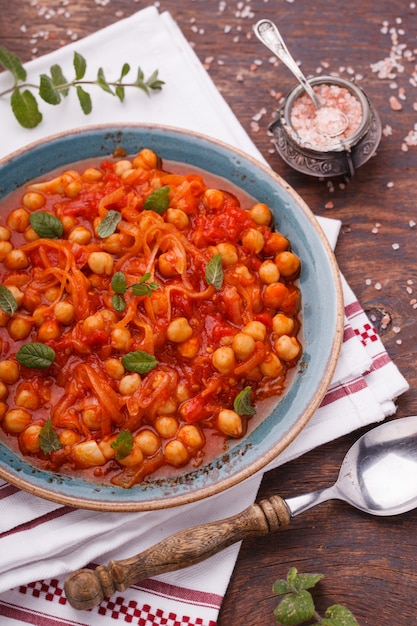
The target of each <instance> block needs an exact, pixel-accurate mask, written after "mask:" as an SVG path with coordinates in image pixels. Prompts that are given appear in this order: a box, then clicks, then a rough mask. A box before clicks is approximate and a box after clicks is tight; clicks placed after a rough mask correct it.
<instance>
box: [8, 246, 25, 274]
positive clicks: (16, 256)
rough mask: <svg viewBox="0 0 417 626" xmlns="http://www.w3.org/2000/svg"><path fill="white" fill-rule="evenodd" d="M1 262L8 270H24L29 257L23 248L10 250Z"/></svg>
mask: <svg viewBox="0 0 417 626" xmlns="http://www.w3.org/2000/svg"><path fill="white" fill-rule="evenodd" d="M3 263H4V265H5V266H6V268H7V269H8V270H25V269H26V268H27V267H29V259H28V257H27V255H26V252H24V251H23V250H10V252H9V253H8V254H7V255H6V257H5V259H4V260H3Z"/></svg>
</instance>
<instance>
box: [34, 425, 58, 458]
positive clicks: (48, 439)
mask: <svg viewBox="0 0 417 626" xmlns="http://www.w3.org/2000/svg"><path fill="white" fill-rule="evenodd" d="M39 446H40V449H41V450H42V452H43V453H44V454H51V452H56V451H57V450H59V449H60V448H62V444H61V442H60V440H59V438H58V435H57V432H56V430H55V428H54V427H53V425H52V420H51V419H50V418H48V419H47V420H46V422H45V425H44V426H42V428H41V429H40V431H39Z"/></svg>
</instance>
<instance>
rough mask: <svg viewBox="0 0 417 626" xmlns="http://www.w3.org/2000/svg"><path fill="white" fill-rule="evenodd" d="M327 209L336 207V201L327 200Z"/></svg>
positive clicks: (325, 206)
mask: <svg viewBox="0 0 417 626" xmlns="http://www.w3.org/2000/svg"><path fill="white" fill-rule="evenodd" d="M324 208H325V209H334V202H332V201H331V200H330V201H329V202H326V204H325V205H324Z"/></svg>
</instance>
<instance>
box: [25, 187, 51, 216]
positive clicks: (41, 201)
mask: <svg viewBox="0 0 417 626" xmlns="http://www.w3.org/2000/svg"><path fill="white" fill-rule="evenodd" d="M45 203H46V198H45V196H43V195H42V194H41V193H38V192H37V191H28V192H27V193H25V195H24V196H23V198H22V204H23V206H24V207H26V208H27V209H29V211H36V210H37V209H41V208H42V207H43V206H45Z"/></svg>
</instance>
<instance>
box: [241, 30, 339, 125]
mask: <svg viewBox="0 0 417 626" xmlns="http://www.w3.org/2000/svg"><path fill="white" fill-rule="evenodd" d="M253 31H254V33H255V35H256V36H257V37H258V39H259V40H260V41H261V42H262V43H263V44H264V45H265V46H266V47H267V48H269V50H271V51H272V52H273V53H274V54H275V55H276V56H277V57H278V59H279V60H280V61H282V63H284V65H286V66H287V67H288V69H289V70H291V72H292V73H293V74H294V76H295V77H296V79H297V80H298V81H299V82H300V83H301V85H302V86H303V87H304V90H305V92H306V93H307V95H308V96H309V97H310V98H311V100H312V102H313V104H314V106H315V107H316V125H317V128H318V130H319V132H320V133H321V134H323V135H327V136H329V137H337V136H338V135H341V134H343V133H344V132H345V130H346V128H347V127H348V124H349V121H348V119H347V117H346V115H345V114H344V113H343V112H342V111H340V110H339V109H338V108H336V107H328V106H323V104H322V103H321V102H320V100H319V98H318V96H317V94H316V93H315V91H314V89H313V88H312V86H311V85H310V83H309V82H308V80H307V79H306V77H305V76H304V74H303V72H302V71H301V70H300V68H299V66H298V65H297V63H296V62H295V60H294V58H293V57H292V56H291V54H290V52H289V50H288V48H287V46H286V44H285V41H284V39H283V38H282V35H281V34H280V32H279V30H278V28H277V27H276V25H275V24H274V23H273V22H271V20H268V19H262V20H259V22H257V23H256V24H255V26H254V27H253Z"/></svg>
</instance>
